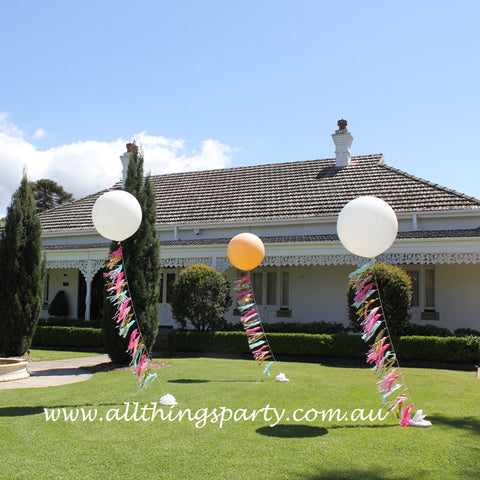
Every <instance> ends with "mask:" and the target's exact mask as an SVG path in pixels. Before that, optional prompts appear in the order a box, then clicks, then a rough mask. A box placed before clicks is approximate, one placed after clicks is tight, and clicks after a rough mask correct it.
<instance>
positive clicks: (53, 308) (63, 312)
mask: <svg viewBox="0 0 480 480" xmlns="http://www.w3.org/2000/svg"><path fill="white" fill-rule="evenodd" d="M48 313H49V314H50V315H53V316H54V317H68V314H69V313H70V305H69V304H68V298H67V292H66V291H65V290H59V291H58V292H57V294H56V295H55V296H54V297H53V300H52V303H51V304H50V306H49V307H48Z"/></svg>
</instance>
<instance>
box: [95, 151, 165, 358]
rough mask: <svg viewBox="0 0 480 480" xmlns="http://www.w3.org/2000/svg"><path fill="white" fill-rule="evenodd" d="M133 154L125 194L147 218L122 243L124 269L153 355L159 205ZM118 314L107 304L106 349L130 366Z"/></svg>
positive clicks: (157, 294)
mask: <svg viewBox="0 0 480 480" xmlns="http://www.w3.org/2000/svg"><path fill="white" fill-rule="evenodd" d="M131 150H132V151H131V152H130V163H129V166H128V173H127V178H126V181H125V190H126V191H127V192H129V193H131V194H132V195H134V196H135V197H136V198H137V200H138V202H139V203H140V205H141V207H142V214H143V218H142V223H141V225H140V228H139V229H138V231H137V233H135V235H133V236H132V237H130V238H128V239H126V240H124V241H123V242H122V246H123V256H124V268H125V272H126V275H127V280H128V286H129V288H130V293H131V296H132V303H133V308H134V309H135V313H136V318H137V321H138V323H139V326H140V329H141V332H142V335H143V340H144V342H145V346H146V348H147V350H148V351H149V352H151V351H152V348H153V345H154V344H155V339H156V337H157V333H158V307H159V300H160V244H159V241H158V239H157V235H156V229H155V223H156V217H157V205H156V201H155V192H154V190H153V187H152V184H151V181H150V177H149V176H147V178H146V179H145V178H144V175H143V162H144V159H143V153H142V152H141V151H139V149H138V147H136V146H134V147H133V148H132V149H131ZM117 248H118V244H117V243H116V242H112V245H111V251H113V250H115V249H117ZM107 302H108V300H107ZM114 313H115V312H114V309H113V307H112V306H111V304H110V302H108V304H107V303H106V304H105V308H104V319H103V332H104V340H105V348H106V350H107V353H108V354H109V356H110V359H111V360H112V361H113V362H118V363H126V362H128V361H129V360H130V359H131V358H130V356H129V355H128V354H127V353H126V350H127V346H128V337H127V339H124V338H122V337H121V336H119V334H118V330H117V328H116V327H115V325H114V322H113V321H112V317H113V315H114Z"/></svg>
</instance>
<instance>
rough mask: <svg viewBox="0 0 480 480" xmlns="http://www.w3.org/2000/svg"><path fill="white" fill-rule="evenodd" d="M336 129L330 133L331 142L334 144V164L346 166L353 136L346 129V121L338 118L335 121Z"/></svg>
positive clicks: (348, 161) (349, 156)
mask: <svg viewBox="0 0 480 480" xmlns="http://www.w3.org/2000/svg"><path fill="white" fill-rule="evenodd" d="M337 125H338V130H335V133H334V134H333V135H332V139H333V143H334V144H335V166H336V167H346V166H347V165H348V164H349V163H350V158H351V155H350V146H351V145H352V141H353V137H352V135H351V134H350V132H349V131H348V130H347V121H346V120H343V119H342V120H339V121H338V122H337Z"/></svg>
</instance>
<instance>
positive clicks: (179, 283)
mask: <svg viewBox="0 0 480 480" xmlns="http://www.w3.org/2000/svg"><path fill="white" fill-rule="evenodd" d="M170 304H171V305H172V314H173V316H174V317H175V319H176V320H177V322H178V323H179V324H180V325H181V326H182V328H186V326H187V320H188V321H189V322H190V323H191V324H192V325H193V327H194V328H195V329H196V330H203V331H204V330H221V329H222V328H223V327H224V326H225V324H226V321H225V312H226V310H227V309H228V307H230V305H231V304H232V298H231V296H230V285H229V283H228V282H227V280H226V279H225V276H224V275H223V274H222V273H220V272H219V271H218V270H215V269H214V268H212V267H209V266H208V265H202V264H198V265H193V266H191V267H187V268H185V269H183V270H182V271H181V272H180V275H179V276H178V278H177V280H176V281H175V283H174V285H173V292H172V299H171V302H170Z"/></svg>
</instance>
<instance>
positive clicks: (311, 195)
mask: <svg viewBox="0 0 480 480" xmlns="http://www.w3.org/2000/svg"><path fill="white" fill-rule="evenodd" d="M151 180H152V185H153V188H154V190H155V194H156V200H157V224H158V225H182V224H203V223H231V222H236V221H254V220H273V219H294V218H304V219H308V218H312V219H314V218H318V217H334V216H336V215H338V213H339V212H340V210H341V209H342V208H343V206H344V205H345V204H346V203H347V202H348V201H350V200H352V199H354V198H356V197H358V196H360V195H375V196H378V197H380V198H382V199H384V200H385V201H386V202H388V203H389V204H390V205H391V206H392V208H393V209H394V210H395V212H396V213H397V214H398V213H404V212H422V211H446V210H479V209H480V200H478V199H476V198H472V197H469V196H467V195H464V194H462V193H459V192H456V191H454V190H451V189H448V188H445V187H441V186H439V185H436V184H434V183H432V182H429V181H427V180H423V179H420V178H417V177H414V176H412V175H409V174H408V173H406V172H403V171H401V170H398V169H395V168H392V167H389V166H387V165H384V164H383V157H382V155H367V156H359V157H352V160H351V163H350V165H349V166H347V167H343V168H336V167H335V160H334V159H326V160H308V161H300V162H288V163H274V164H267V165H256V166H248V167H237V168H226V169H221V170H206V171H199V172H184V173H172V174H167V175H158V176H153V177H152V178H151ZM119 187H120V185H119V184H117V185H116V186H114V188H119ZM101 193H103V192H99V193H96V194H94V195H90V196H88V197H86V198H83V199H81V200H78V201H75V202H72V203H70V204H68V205H63V206H60V207H57V208H54V209H52V210H49V211H46V212H44V213H42V214H41V215H40V218H41V221H42V227H43V230H44V231H66V230H70V231H76V230H84V229H88V228H93V224H92V220H91V209H92V207H93V204H94V202H95V200H96V199H97V198H98V197H99V196H100V195H101Z"/></svg>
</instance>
